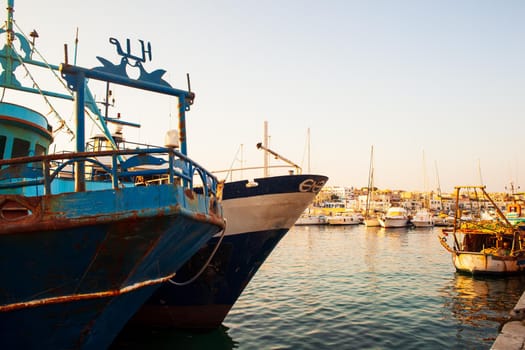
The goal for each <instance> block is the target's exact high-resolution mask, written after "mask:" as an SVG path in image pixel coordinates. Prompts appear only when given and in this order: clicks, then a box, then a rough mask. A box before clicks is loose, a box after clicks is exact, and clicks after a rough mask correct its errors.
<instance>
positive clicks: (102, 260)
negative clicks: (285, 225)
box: [0, 185, 222, 349]
mask: <svg viewBox="0 0 525 350" xmlns="http://www.w3.org/2000/svg"><path fill="white" fill-rule="evenodd" d="M117 192H118V194H117V195H116V194H115V191H113V190H108V191H96V192H85V193H67V194H60V195H56V196H43V197H38V198H32V199H27V198H26V199H27V200H28V201H29V202H31V203H33V211H32V215H31V217H30V218H23V219H19V220H11V221H9V220H3V221H2V222H1V225H0V247H2V254H1V255H0V265H2V266H4V267H6V268H2V269H1V270H0V280H1V281H2V283H1V284H0V345H1V347H2V348H39V349H42V348H53V349H58V348H82V349H101V348H106V347H108V346H109V345H110V344H111V342H112V340H113V338H114V337H115V336H116V335H117V334H118V332H119V331H120V329H121V328H122V327H123V326H124V324H125V322H126V321H127V319H129V318H130V317H131V316H132V315H133V313H134V312H135V311H136V310H137V309H138V308H139V307H140V306H141V305H142V303H143V302H145V301H146V300H147V298H148V297H149V296H150V295H151V294H152V293H153V292H154V291H155V289H157V288H158V286H159V285H160V283H162V282H164V281H166V280H167V279H168V278H170V277H172V276H173V275H174V273H175V271H176V270H177V269H178V268H180V266H181V265H182V264H183V263H184V262H185V261H186V260H188V259H189V258H190V257H191V256H192V255H193V254H194V253H195V252H196V251H197V250H198V249H199V248H200V247H201V246H202V245H203V244H204V243H205V242H206V241H208V240H209V239H210V238H211V237H212V236H213V235H214V234H216V233H217V232H218V231H219V230H220V229H221V228H222V220H221V219H220V217H218V216H213V215H203V214H202V212H201V213H199V214H197V213H198V211H197V210H196V209H198V207H199V205H200V204H199V202H205V201H204V199H202V198H200V195H196V194H195V195H194V196H195V197H194V198H193V199H190V198H187V196H186V195H184V194H183V193H182V192H181V189H180V188H177V187H174V186H173V185H161V186H150V187H142V188H129V189H122V190H118V191H117ZM7 197H8V196H6V195H0V202H2V201H3V200H5V199H6V198H7ZM9 198H11V199H12V198H14V197H13V195H9ZM22 202H23V200H22ZM183 207H185V209H183ZM24 220H26V221H27V222H24ZM16 227H19V232H16ZM10 267H12V268H10Z"/></svg>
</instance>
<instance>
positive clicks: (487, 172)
mask: <svg viewBox="0 0 525 350" xmlns="http://www.w3.org/2000/svg"><path fill="white" fill-rule="evenodd" d="M523 18H525V2H524V1H521V0H516V1H514V0H500V1H496V0H492V1H488V0H439V1H437V0H436V1H432V0H398V1H396V0H383V1H381V0H367V1H364V0H361V1H353V0H326V1H310V0H304V1H299V0H288V1H286V0H279V1H277V0H263V1H261V0H259V1H257V0H242V1H241V0H224V1H223V0H192V1H179V0H159V1H149V2H138V1H121V0H116V1H115V0H113V1H100V0H92V1H89V2H87V1H83V2H81V1H71V0H68V1H65V0H55V1H53V2H51V3H50V2H45V1H28V0H17V1H15V21H16V23H17V25H18V26H19V27H21V29H22V30H23V31H24V32H26V33H28V32H30V31H31V30H33V29H36V30H37V32H38V34H39V38H38V39H37V48H38V49H39V51H40V52H41V53H43V55H44V56H45V57H46V59H47V60H48V61H50V62H52V63H56V64H59V63H60V62H63V61H64V44H65V43H67V44H68V52H69V54H68V57H69V60H70V61H72V60H73V57H74V54H73V52H74V39H75V32H76V31H77V28H78V33H79V44H78V48H77V57H76V62H77V64H78V65H80V66H83V67H87V68H91V67H95V66H99V65H100V63H99V62H98V61H97V59H96V56H101V57H104V58H106V59H109V60H110V61H112V62H118V61H119V60H120V58H119V57H118V56H117V55H116V52H115V49H114V46H112V45H111V44H110V43H109V38H110V37H115V38H117V39H118V40H119V41H120V42H121V43H124V42H125V40H126V39H127V38H129V39H131V44H132V49H133V48H134V47H136V48H138V40H144V41H146V42H150V43H151V46H152V56H153V57H152V61H151V62H148V63H147V64H146V65H145V68H146V70H148V71H153V70H155V69H159V68H162V69H165V70H166V71H167V73H166V75H165V76H164V77H165V79H166V80H167V81H169V82H170V83H171V84H172V85H173V86H174V87H177V88H181V89H185V88H186V73H189V74H190V77H191V87H192V90H193V91H194V92H195V93H196V99H195V104H194V105H193V106H192V108H191V111H190V112H188V114H187V116H186V121H187V133H188V153H189V155H190V156H191V157H192V158H193V159H195V160H196V161H197V162H198V163H199V164H201V165H204V166H205V167H206V168H207V169H209V170H220V169H228V168H230V167H232V166H233V167H239V166H240V163H241V160H242V162H243V165H244V166H256V165H262V163H263V152H262V151H260V150H257V149H256V144H257V143H258V142H262V141H263V135H264V134H263V132H264V123H265V122H267V123H268V124H267V125H268V134H269V136H270V145H269V146H270V148H271V149H272V150H274V151H276V152H277V153H279V154H281V155H283V156H284V157H286V158H288V159H290V160H292V161H293V162H295V163H297V164H299V165H302V166H303V173H306V172H308V164H309V165H310V172H311V173H317V174H323V175H327V176H328V177H329V179H330V180H329V182H328V184H329V185H332V186H353V187H364V186H366V185H367V182H368V173H369V165H370V150H371V147H372V146H373V148H374V157H373V164H374V166H373V168H374V184H375V186H377V187H379V188H381V189H404V190H436V189H437V188H438V187H440V189H441V190H442V191H443V192H448V191H451V190H452V189H453V187H454V186H457V185H479V184H484V185H486V186H487V189H488V191H490V192H504V191H506V190H505V188H506V187H509V185H510V183H511V182H512V183H513V184H514V185H515V186H516V187H517V186H520V187H521V186H525V181H524V177H525V169H524V167H525V161H524V160H523V155H522V154H521V150H523V149H524V146H525V141H524V136H523V130H524V129H523V120H524V118H523V114H524V113H525V99H524V96H525V45H524V44H523V38H524V37H525V21H523ZM98 94H99V96H102V94H103V92H102V91H99V92H98ZM127 94H128V93H127V92H126V91H122V92H121V91H119V92H118V93H116V94H115V98H116V104H115V108H113V109H112V113H116V112H120V113H121V115H123V116H124V117H125V118H127V120H130V121H135V122H138V123H140V124H141V125H142V127H141V129H140V130H129V131H127V132H128V133H129V135H133V136H134V137H138V138H139V139H140V140H141V141H142V142H152V143H156V144H160V143H161V142H159V140H163V138H164V134H165V132H166V130H168V129H170V128H173V127H174V126H176V125H177V123H176V122H175V121H174V120H175V117H176V102H173V100H169V99H166V100H163V101H162V102H154V103H149V102H148V103H146V102H145V100H143V99H140V98H131V99H130V101H129V102H126V103H124V101H126V98H127V97H128V98H129V97H130V96H127ZM308 130H309V133H310V139H309V145H310V154H309V156H308V153H307V149H308V148H307V144H308V141H307V135H308ZM241 145H242V148H241ZM241 149H242V152H240V150H241ZM308 160H309V161H308ZM274 163H275V164H277V162H276V161H275V160H272V164H274ZM524 189H525V187H524Z"/></svg>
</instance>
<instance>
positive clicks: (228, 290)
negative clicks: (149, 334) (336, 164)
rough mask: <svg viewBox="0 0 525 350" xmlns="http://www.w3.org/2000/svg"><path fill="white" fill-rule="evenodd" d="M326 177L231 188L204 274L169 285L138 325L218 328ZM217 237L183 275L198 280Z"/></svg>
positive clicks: (151, 302) (225, 196) (137, 318)
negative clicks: (223, 220)
mask: <svg viewBox="0 0 525 350" xmlns="http://www.w3.org/2000/svg"><path fill="white" fill-rule="evenodd" d="M326 181H327V177H325V176H321V175H288V176H276V177H268V178H260V179H255V182H256V183H258V186H257V187H251V188H250V187H246V183H247V181H237V182H231V183H226V184H225V187H224V192H223V202H222V204H223V211H224V216H225V218H226V220H227V225H226V232H225V236H224V238H223V241H222V243H221V245H220V247H219V248H218V250H217V253H216V254H215V256H214V258H213V259H212V261H211V263H210V264H209V266H208V267H207V268H206V270H205V271H204V273H203V274H202V275H201V276H200V277H199V278H198V279H197V280H196V281H194V282H192V283H191V284H189V285H186V286H176V285H173V284H170V283H164V284H163V285H162V287H161V288H159V289H158V290H157V291H156V292H155V293H154V294H153V296H152V297H151V298H150V299H149V300H148V302H147V303H146V304H145V305H144V306H143V307H142V308H141V309H140V311H139V312H138V313H137V314H135V316H134V318H133V319H132V323H134V324H141V323H142V324H149V325H154V326H159V327H169V328H181V329H198V330H206V329H214V328H217V327H219V326H220V325H221V324H222V322H223V321H224V319H225V317H226V316H227V314H228V312H229V311H230V309H231V308H232V307H233V305H234V304H235V302H236V301H237V299H238V297H239V296H240V295H241V293H242V291H243V290H244V289H245V288H246V286H247V285H248V283H249V282H250V280H251V279H252V277H253V276H254V275H255V273H256V272H257V270H258V269H259V267H260V266H261V265H262V264H263V263H264V261H265V260H266V258H267V257H268V256H269V255H270V253H271V252H272V251H273V249H274V248H275V246H276V245H277V244H278V243H279V241H280V240H281V239H282V238H283V237H284V236H285V234H286V233H287V232H288V230H289V229H290V227H292V226H293V225H294V223H295V221H296V220H297V218H298V217H299V216H300V215H301V213H302V212H303V211H304V210H305V208H306V207H307V206H308V205H309V204H310V203H311V202H312V201H313V199H314V197H315V195H316V194H317V192H319V190H320V189H321V187H322V186H323V185H324V183H326ZM218 240H219V237H214V238H213V239H212V240H210V241H209V242H208V243H207V244H205V246H204V247H203V248H201V249H200V251H199V252H198V253H197V254H196V255H195V256H193V257H192V258H191V259H190V260H189V261H188V262H187V263H186V264H185V265H184V266H183V267H182V268H181V269H180V271H179V272H178V275H177V281H180V282H182V281H184V280H185V279H189V278H191V277H192V276H194V275H195V274H196V273H197V271H198V270H199V269H200V268H201V267H202V266H203V264H204V263H205V261H206V259H207V258H208V257H209V256H210V254H211V251H212V250H213V248H214V247H215V245H216V244H217V243H218Z"/></svg>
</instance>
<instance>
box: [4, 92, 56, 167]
mask: <svg viewBox="0 0 525 350" xmlns="http://www.w3.org/2000/svg"><path fill="white" fill-rule="evenodd" d="M51 132H52V128H51V125H49V123H48V121H47V119H46V118H45V117H44V116H43V115H42V114H40V113H38V112H35V111H33V110H31V109H29V108H25V107H22V106H19V105H16V104H11V103H4V102H2V103H0V159H12V158H20V157H30V156H40V155H45V154H47V152H48V149H49V145H50V144H51V143H52V142H53V135H52V133H51Z"/></svg>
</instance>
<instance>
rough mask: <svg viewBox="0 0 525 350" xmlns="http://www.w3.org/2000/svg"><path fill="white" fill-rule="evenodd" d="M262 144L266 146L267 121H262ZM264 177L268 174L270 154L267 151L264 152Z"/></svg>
mask: <svg viewBox="0 0 525 350" xmlns="http://www.w3.org/2000/svg"><path fill="white" fill-rule="evenodd" d="M263 146H264V147H265V148H266V149H267V148H268V121H266V120H265V121H264V135H263ZM263 157H264V177H268V176H270V174H269V171H268V163H269V160H270V154H269V153H268V152H264V155H263Z"/></svg>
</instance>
